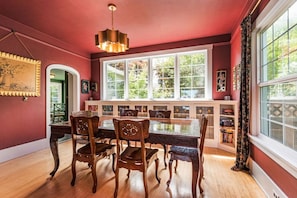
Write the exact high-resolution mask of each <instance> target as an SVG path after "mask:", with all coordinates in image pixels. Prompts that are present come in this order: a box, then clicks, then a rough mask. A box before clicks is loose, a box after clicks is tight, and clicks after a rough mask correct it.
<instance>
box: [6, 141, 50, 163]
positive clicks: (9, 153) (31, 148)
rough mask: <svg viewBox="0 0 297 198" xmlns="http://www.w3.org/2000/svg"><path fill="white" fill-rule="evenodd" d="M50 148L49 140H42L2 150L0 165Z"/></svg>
mask: <svg viewBox="0 0 297 198" xmlns="http://www.w3.org/2000/svg"><path fill="white" fill-rule="evenodd" d="M45 148H49V140H48V139H41V140H37V141H34V142H29V143H26V144H22V145H18V146H14V147H10V148H7V149H2V150H0V163H2V162H5V161H8V160H11V159H14V158H17V157H21V156H24V155H27V154H30V153H33V152H36V151H39V150H41V149H45Z"/></svg>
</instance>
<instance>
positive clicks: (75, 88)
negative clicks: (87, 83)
mask: <svg viewBox="0 0 297 198" xmlns="http://www.w3.org/2000/svg"><path fill="white" fill-rule="evenodd" d="M52 69H59V70H64V71H66V72H68V73H69V74H71V76H72V77H69V78H68V80H69V82H68V92H69V93H68V103H69V106H70V108H69V110H71V111H79V110H80V74H79V72H78V71H77V70H75V69H74V68H72V67H69V66H66V65H62V64H52V65H49V66H48V67H47V68H46V126H47V127H46V139H47V140H48V142H49V138H50V135H51V130H50V126H49V125H50V123H51V110H50V97H51V96H50V83H51V82H50V73H51V70H52ZM68 115H70V114H69V112H68Z"/></svg>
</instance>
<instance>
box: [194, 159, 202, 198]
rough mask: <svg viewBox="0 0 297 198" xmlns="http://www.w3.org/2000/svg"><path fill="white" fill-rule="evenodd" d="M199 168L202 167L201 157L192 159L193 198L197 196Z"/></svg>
mask: <svg viewBox="0 0 297 198" xmlns="http://www.w3.org/2000/svg"><path fill="white" fill-rule="evenodd" d="M199 168H200V165H199V159H192V196H193V198H196V197H197V189H196V186H197V181H198V172H199ZM199 179H200V178H199ZM199 187H200V186H199Z"/></svg>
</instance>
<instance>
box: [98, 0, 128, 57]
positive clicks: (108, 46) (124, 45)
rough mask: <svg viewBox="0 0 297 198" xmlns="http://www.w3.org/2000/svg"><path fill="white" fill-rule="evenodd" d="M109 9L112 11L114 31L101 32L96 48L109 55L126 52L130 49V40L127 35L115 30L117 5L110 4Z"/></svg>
mask: <svg viewBox="0 0 297 198" xmlns="http://www.w3.org/2000/svg"><path fill="white" fill-rule="evenodd" d="M108 8H109V10H111V25H112V26H111V27H112V29H111V30H110V29H106V30H104V31H100V32H98V34H96V35H95V42H96V46H97V47H98V48H99V49H101V50H104V51H106V52H108V53H119V52H125V51H126V50H128V49H129V38H128V37H127V34H125V33H122V32H120V31H119V30H114V29H113V12H114V11H115V10H116V9H117V7H116V5H114V4H108Z"/></svg>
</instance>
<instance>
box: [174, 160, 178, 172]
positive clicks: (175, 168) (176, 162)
mask: <svg viewBox="0 0 297 198" xmlns="http://www.w3.org/2000/svg"><path fill="white" fill-rule="evenodd" d="M177 165H178V160H175V167H174V171H175V173H176V170H177Z"/></svg>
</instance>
